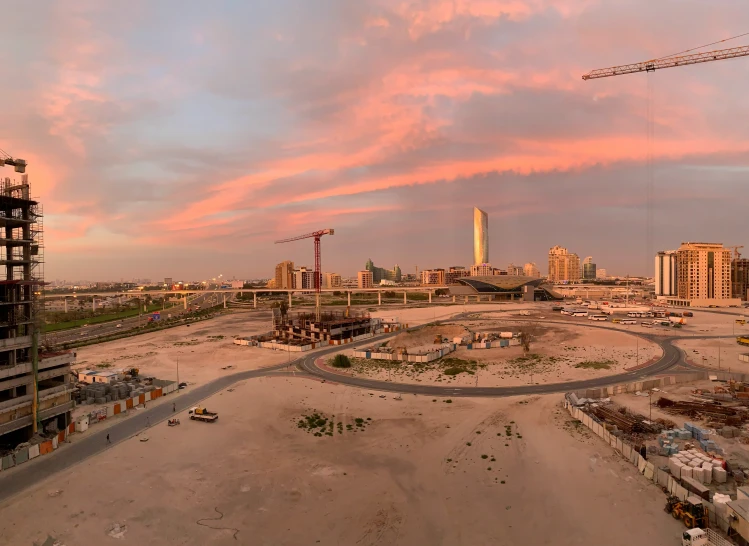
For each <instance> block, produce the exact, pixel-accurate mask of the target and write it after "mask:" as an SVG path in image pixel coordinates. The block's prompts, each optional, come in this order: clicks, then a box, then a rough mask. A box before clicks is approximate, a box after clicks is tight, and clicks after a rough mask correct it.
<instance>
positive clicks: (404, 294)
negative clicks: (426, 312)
mask: <svg viewBox="0 0 749 546" xmlns="http://www.w3.org/2000/svg"><path fill="white" fill-rule="evenodd" d="M403 303H404V305H405V304H406V303H408V300H406V291H405V290H404V291H403Z"/></svg>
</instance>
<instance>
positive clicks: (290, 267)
mask: <svg viewBox="0 0 749 546" xmlns="http://www.w3.org/2000/svg"><path fill="white" fill-rule="evenodd" d="M276 288H282V289H284V290H291V289H293V288H296V286H295V279H294V262H290V261H285V262H281V263H280V264H278V265H277V266H276Z"/></svg>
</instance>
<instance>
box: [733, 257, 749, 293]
mask: <svg viewBox="0 0 749 546" xmlns="http://www.w3.org/2000/svg"><path fill="white" fill-rule="evenodd" d="M731 297H734V298H739V299H742V300H744V301H746V300H747V299H749V259H747V258H736V259H734V260H733V261H732V262H731Z"/></svg>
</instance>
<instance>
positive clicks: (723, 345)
mask: <svg viewBox="0 0 749 546" xmlns="http://www.w3.org/2000/svg"><path fill="white" fill-rule="evenodd" d="M674 345H676V346H677V347H679V348H680V349H681V350H683V351H684V353H685V354H686V357H687V359H688V360H689V361H690V362H691V363H692V364H696V365H697V366H706V367H709V368H715V369H716V370H717V369H718V368H720V369H721V370H722V371H732V372H739V373H749V362H742V361H740V360H739V355H740V354H746V353H749V347H744V346H742V345H739V344H738V343H736V340H735V339H730V338H729V339H689V338H685V339H682V340H679V341H677V342H675V343H674ZM719 351H720V358H718V352H719Z"/></svg>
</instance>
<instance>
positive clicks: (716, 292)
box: [676, 243, 731, 300]
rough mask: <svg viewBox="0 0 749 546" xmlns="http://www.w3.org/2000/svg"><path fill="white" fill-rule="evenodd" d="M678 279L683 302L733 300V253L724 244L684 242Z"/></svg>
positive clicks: (677, 252) (678, 252) (679, 262)
mask: <svg viewBox="0 0 749 546" xmlns="http://www.w3.org/2000/svg"><path fill="white" fill-rule="evenodd" d="M676 279H677V294H678V296H679V298H680V299H683V300H713V299H717V300H721V299H730V298H731V251H730V250H729V249H727V248H724V247H723V245H722V244H720V243H682V244H681V246H680V247H679V250H677V251H676Z"/></svg>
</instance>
